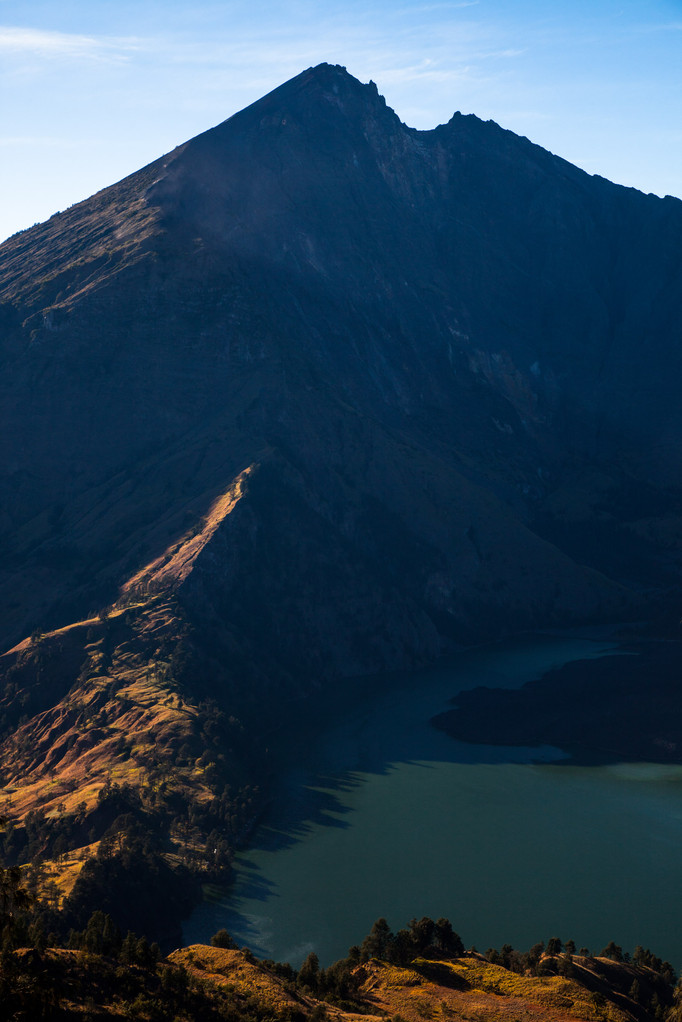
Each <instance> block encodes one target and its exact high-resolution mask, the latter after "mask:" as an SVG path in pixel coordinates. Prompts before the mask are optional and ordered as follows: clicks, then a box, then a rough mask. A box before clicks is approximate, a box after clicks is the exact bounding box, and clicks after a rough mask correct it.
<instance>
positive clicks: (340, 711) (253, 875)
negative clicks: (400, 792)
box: [196, 640, 563, 957]
mask: <svg viewBox="0 0 682 1022" xmlns="http://www.w3.org/2000/svg"><path fill="white" fill-rule="evenodd" d="M547 641H548V642H551V640H547ZM541 644H542V640H538V643H537V645H536V646H535V647H533V645H532V644H531V643H530V641H529V643H528V648H529V649H532V648H536V649H537V646H538V645H541ZM509 646H510V648H512V649H513V646H512V644H509ZM503 652H504V651H502V653H503ZM516 655H517V657H518V656H519V654H518V651H517V653H516ZM476 657H480V653H476V654H475V655H474V654H472V656H471V659H470V661H469V664H468V663H467V658H466V656H463V657H460V658H459V659H458V662H457V664H456V666H453V668H452V671H451V672H450V669H449V668H448V666H447V665H445V666H444V667H441V668H440V669H439V670H437V671H433V672H420V674H419V675H407V674H405V675H396V676H393V677H392V678H390V679H384V682H383V685H382V684H381V683H379V682H377V686H374V685H368V684H367V682H366V679H365V681H364V683H363V682H358V683H357V685H356V687H355V689H354V690H352V691H349V688H348V687H347V688H346V690H345V691H344V693H343V698H342V697H341V695H340V694H330V696H329V697H327V698H325V699H324V700H319V701H317V703H316V705H315V706H314V707H313V708H309V707H307V706H298V707H297V708H296V712H295V715H292V717H293V716H295V719H289V720H287V721H286V722H285V723H284V725H283V727H282V733H281V737H280V739H279V740H274V741H273V742H272V744H271V755H272V766H273V774H274V775H275V780H274V782H273V785H272V798H271V802H270V806H269V808H268V810H267V811H266V813H265V814H264V816H263V819H262V820H261V822H260V824H259V826H258V827H257V829H256V830H255V831H254V833H253V834H252V835H251V837H250V840H249V852H256V853H258V852H275V851H280V850H283V849H287V848H291V847H292V846H294V845H295V844H297V843H298V842H300V841H302V840H304V839H305V838H306V837H308V836H309V835H310V834H311V833H312V832H313V831H314V830H315V829H316V828H319V827H325V828H336V829H338V830H346V829H348V828H349V827H350V826H351V824H352V815H353V811H354V810H353V808H352V807H351V806H350V805H349V804H348V803H349V801H350V797H352V796H353V795H354V793H356V792H357V790H358V788H360V787H361V786H362V785H363V784H364V783H366V779H367V775H372V774H373V775H387V774H389V773H390V772H391V771H393V770H395V769H398V768H400V767H402V766H404V765H408V764H409V765H412V766H416V767H419V768H420V769H423V770H427V771H434V772H436V771H437V769H438V764H442V763H462V764H470V765H478V764H504V763H525V764H529V763H533V762H537V763H548V762H557V761H558V760H561V758H562V756H563V754H562V753H561V752H560V750H558V749H556V748H554V749H551V748H548V747H536V748H528V747H526V748H511V747H500V746H493V745H482V744H481V745H471V744H467V743H464V742H461V741H457V740H455V739H453V738H451V737H450V736H449V735H447V734H445V733H444V732H443V731H442V730H438V729H437V728H435V727H434V726H433V725H432V724H431V723H430V721H431V719H432V717H433V716H434V715H435V714H436V713H437V712H439V708H440V711H443V710H445V709H447V707H448V705H449V700H450V697H451V696H452V694H453V691H457V685H458V683H459V682H461V677H462V672H466V671H467V670H468V669H469V668H470V665H472V664H473V668H471V670H472V672H473V673H472V677H474V678H475V681H474V685H473V686H472V687H481V686H488V687H496V685H497V683H498V682H499V681H500V680H502V681H503V682H504V683H505V685H506V687H510V684H512V685H513V684H514V683H513V682H512V683H510V682H509V679H508V678H506V677H505V676H503V674H502V672H501V668H500V659H499V656H498V658H497V660H496V661H495V660H493V659H492V658H491V659H490V662H489V663H488V664H487V665H484V668H483V669H481V668H480V665H479V664H478V662H477V659H476ZM516 670H517V674H518V665H517V668H516ZM523 680H525V679H521V680H520V681H519V684H522V683H523ZM249 852H246V853H244V855H240V856H239V857H238V861H237V862H236V864H235V865H236V868H237V878H236V880H235V882H234V884H233V885H232V887H231V888H230V889H229V890H228V891H227V892H226V898H225V899H224V900H222V904H221V906H220V907H218V906H213V907H212V908H211V909H208V908H207V909H206V911H205V912H204V913H203V916H202V920H201V926H202V927H204V928H205V927H207V926H211V925H215V923H214V921H215V920H218V919H219V920H220V926H216V929H218V928H220V927H221V926H225V927H226V928H227V929H228V931H229V932H231V933H233V934H234V936H235V937H236V939H237V940H238V941H242V942H244V943H246V944H247V945H248V946H249V947H251V949H252V950H253V951H254V953H255V954H257V955H261V956H263V957H267V956H268V954H269V952H268V949H267V948H266V947H263V946H262V945H261V942H262V941H266V940H267V933H266V931H267V926H268V910H267V902H268V901H270V900H271V899H277V898H279V897H280V895H279V893H278V891H277V885H276V884H273V883H272V882H271V881H270V880H268V879H267V878H266V877H265V876H264V875H263V872H262V870H261V868H260V867H259V866H258V865H257V864H256V862H255V861H254V860H253V859H251V858H249ZM248 902H251V903H253V902H257V903H260V904H262V905H263V916H262V918H260V919H256V917H255V915H253V914H252V916H251V918H250V917H249V916H247V915H245V914H243V913H242V912H240V911H239V905H240V904H241V905H244V904H246V903H248ZM213 908H215V912H214V911H213ZM199 911H201V910H199ZM196 922H197V925H199V917H198V916H197V920H196Z"/></svg>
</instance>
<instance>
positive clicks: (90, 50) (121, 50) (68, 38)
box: [0, 25, 141, 61]
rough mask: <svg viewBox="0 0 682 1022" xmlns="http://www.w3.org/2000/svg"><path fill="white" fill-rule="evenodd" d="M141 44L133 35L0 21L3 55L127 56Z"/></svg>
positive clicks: (114, 58)
mask: <svg viewBox="0 0 682 1022" xmlns="http://www.w3.org/2000/svg"><path fill="white" fill-rule="evenodd" d="M140 48H141V41H140V40H139V39H135V38H132V37H130V38H109V37H101V38H98V37H96V36H88V35H78V34H75V33H71V32H53V31H44V30H41V29H36V28H23V27H21V26H15V25H0V53H3V54H5V55H6V56H12V55H14V56H17V57H31V58H42V59H68V60H78V59H81V60H107V61H121V60H128V59H130V56H131V54H132V52H134V51H136V50H139V49H140Z"/></svg>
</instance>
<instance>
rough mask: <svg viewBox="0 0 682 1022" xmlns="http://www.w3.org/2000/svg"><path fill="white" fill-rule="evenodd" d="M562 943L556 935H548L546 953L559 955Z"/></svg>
mask: <svg viewBox="0 0 682 1022" xmlns="http://www.w3.org/2000/svg"><path fill="white" fill-rule="evenodd" d="M562 947H563V944H562V943H561V941H560V940H559V938H558V937H550V938H549V940H548V941H547V954H548V955H560V954H561V948H562Z"/></svg>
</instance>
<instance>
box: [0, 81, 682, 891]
mask: <svg viewBox="0 0 682 1022" xmlns="http://www.w3.org/2000/svg"><path fill="white" fill-rule="evenodd" d="M681 238H682V203H681V202H680V201H678V200H676V199H672V198H666V199H659V198H656V197H655V196H651V195H648V196H647V195H643V194H641V193H639V192H636V191H635V190H633V189H626V188H622V187H619V186H617V185H614V184H611V183H609V182H608V181H605V180H604V179H602V178H596V177H590V176H589V175H587V174H585V173H583V172H582V171H580V170H578V169H577V168H575V167H573V166H571V165H570V164H568V163H567V162H566V161H564V160H562V159H560V158H558V157H556V156H553V155H551V154H550V153H547V152H546V151H544V150H542V149H541V148H539V147H538V146H535V145H533V144H532V143H531V142H529V141H528V140H527V139H523V138H519V137H517V136H516V135H514V134H512V133H511V132H509V131H505V130H503V129H501V128H500V127H498V125H496V124H494V123H493V122H490V121H489V122H483V121H481V120H479V119H478V118H476V117H474V116H471V115H469V116H462V115H461V114H455V115H454V116H453V118H452V119H451V120H450V121H449V122H448V123H447V124H444V125H440V126H439V127H437V128H435V129H434V130H432V131H417V130H415V129H413V128H409V127H407V126H406V125H405V124H403V123H402V122H401V121H400V120H399V118H398V117H397V116H396V114H395V113H394V112H393V111H392V110H391V109H390V108H389V107H387V106H386V103H385V101H384V100H383V98H382V97H381V96H380V95H379V94H378V92H377V89H376V87H375V86H374V85H373V84H371V83H370V85H363V84H361V83H360V82H358V81H357V80H356V79H355V78H353V77H352V76H351V75H349V74H348V73H347V72H346V70H345V69H344V68H342V67H338V66H332V65H328V64H321V65H319V66H318V67H315V68H310V69H308V70H306V71H304V72H303V73H302V74H300V75H298V76H297V77H296V78H294V79H292V80H291V81H289V82H287V83H285V84H284V85H282V86H280V87H279V88H278V89H275V90H274V91H273V92H272V93H270V94H269V95H267V96H265V97H264V98H263V99H261V100H259V101H258V102H256V103H254V104H253V105H251V106H250V107H248V108H247V109H245V110H243V111H241V112H240V113H238V114H235V115H234V116H233V117H230V118H229V119H228V120H226V121H224V122H223V123H222V124H219V125H218V126H217V127H215V128H213V129H211V130H210V131H207V132H205V133H203V134H202V135H200V136H198V137H197V138H195V139H192V140H191V141H189V142H187V143H185V144H184V145H181V146H179V147H178V148H177V149H175V150H174V151H173V152H171V153H169V154H168V155H166V156H164V157H161V158H160V159H159V160H157V161H155V162H154V163H152V164H150V165H149V166H148V167H146V168H144V169H142V170H140V171H138V172H137V173H136V174H133V175H131V176H130V177H128V178H126V179H125V180H123V181H121V182H119V183H118V184H115V185H112V186H111V187H110V188H107V189H105V190H103V191H101V192H99V193H97V195H94V196H93V197H91V198H90V199H87V200H85V201H84V202H82V203H79V204H78V205H76V206H73V207H72V208H70V209H69V210H66V211H65V212H63V213H59V214H57V215H55V216H54V217H52V218H51V219H50V220H48V221H47V222H46V223H43V224H39V225H37V226H36V227H34V228H31V229H30V230H28V231H25V232H22V233H20V234H18V235H16V236H14V237H13V238H11V239H9V240H8V241H6V242H5V243H4V244H3V245H2V246H0V360H1V363H2V370H3V371H2V374H1V375H0V416H1V421H2V433H3V443H2V445H1V447H0V481H1V486H2V493H3V501H2V506H1V507H0V535H1V536H2V543H3V557H2V562H1V565H2V567H1V570H0V597H1V599H2V605H3V614H2V616H1V618H0V630H1V632H2V639H3V644H4V645H3V648H4V649H6V650H7V651H8V652H7V653H6V654H5V655H4V656H3V657H2V658H1V659H0V665H1V666H2V671H3V678H4V681H3V685H2V688H1V689H0V718H1V723H2V727H3V729H4V731H3V735H4V737H3V738H2V742H3V744H2V746H0V770H1V772H2V776H1V779H2V782H3V785H4V791H0V798H4V799H5V800H6V802H7V805H8V807H9V812H10V813H11V817H12V819H13V826H14V832H13V833H14V836H13V837H12V840H11V841H10V843H9V848H10V853H11V855H13V856H14V857H15V858H16V859H17V861H23V860H22V859H21V856H22V855H26V854H27V850H28V849H34V850H35V848H40V850H41V854H42V855H44V856H47V857H48V858H50V857H53V858H56V857H57V852H56V851H55V842H57V839H58V837H59V836H60V835H61V837H62V838H63V841H62V845H64V846H66V847H68V848H70V849H74V848H83V849H86V848H87V854H86V856H85V858H88V857H90V859H91V861H92V862H95V863H96V862H97V861H98V860H97V856H98V854H99V852H98V849H99V848H100V843H101V842H102V841H104V850H105V852H106V855H104V853H103V854H102V859H103V861H104V865H103V864H102V862H100V865H99V866H98V867H97V868H98V869H100V873H101V876H102V877H105V876H109V873H110V872H111V869H112V867H110V865H106V863H109V862H110V859H111V841H109V837H110V836H111V835H110V830H111V828H113V832H117V831H116V828H117V827H118V830H119V831H120V830H121V828H124V830H125V828H126V827H127V828H128V831H126V833H133V831H135V827H133V825H132V824H131V822H130V819H133V820H136V821H137V823H136V824H135V826H138V827H142V828H143V829H144V828H147V830H149V829H150V828H152V824H151V821H152V820H153V821H156V823H154V827H156V826H157V823H158V828H157V831H155V833H156V838H155V841H156V844H155V846H154V848H153V849H151V848H150V849H148V852H149V855H150V856H152V857H153V856H157V859H158V861H162V862H165V863H166V865H167V866H169V868H173V869H180V868H181V867H182V869H186V870H187V871H189V873H192V871H194V872H195V873H197V874H201V875H202V876H204V875H209V874H210V875H213V872H212V871H216V870H217V871H218V872H219V871H220V869H221V868H224V865H225V862H226V861H227V859H228V858H229V855H228V854H227V852H225V855H224V856H223V855H222V853H221V854H218V853H215V854H214V853H213V852H209V851H208V850H207V849H209V847H211V848H215V847H217V846H216V844H215V842H209V841H208V840H207V839H208V835H209V834H210V833H212V832H214V831H215V832H216V833H217V832H220V831H221V828H223V829H224V828H225V827H226V826H227V829H228V831H229V842H231V845H233V844H234V843H235V842H236V841H237V840H239V839H241V838H243V836H244V834H245V833H247V831H248V827H249V826H250V825H251V823H252V821H253V818H254V814H255V812H256V808H257V804H258V799H257V797H256V796H255V795H254V793H253V791H252V785H253V782H254V779H255V778H257V779H259V780H260V781H262V778H263V756H262V755H261V751H260V746H259V745H258V741H260V737H263V736H267V733H268V730H269V729H270V728H272V727H275V726H276V725H277V723H278V721H280V719H281V714H282V713H283V712H284V710H285V709H288V711H289V712H291V708H292V707H295V706H296V705H297V702H298V701H300V700H305V699H309V698H314V694H315V692H316V691H317V690H318V689H320V688H321V687H323V686H330V685H335V684H338V683H339V681H340V680H341V679H346V678H351V677H358V676H362V675H366V674H377V673H380V672H387V671H391V670H397V669H407V668H411V667H413V666H416V665H420V664H424V663H426V662H428V661H431V660H434V659H435V658H436V657H438V656H439V655H440V654H441V653H442V652H443V650H445V649H447V648H448V647H450V646H451V645H452V644H457V643H466V644H469V643H473V642H477V641H481V640H483V639H490V638H496V637H498V636H501V635H504V634H512V633H515V632H519V631H523V630H528V629H533V628H545V627H563V626H565V625H569V624H572V625H573V624H580V623H596V622H604V621H612V622H615V621H625V620H631V621H639V622H642V621H644V622H649V623H650V622H655V623H656V627H659V628H660V627H665V628H666V629H667V633H666V634H675V632H674V627H673V626H672V625H671V622H675V621H676V620H677V619H678V618H679V616H680V609H681V608H682V593H681V592H680V567H681V561H682V489H681V487H680V482H679V480H680V478H681V476H680V469H681V468H682V405H681V404H680V401H679V386H680V380H681V379H682V346H681V345H680V323H681V317H680V309H681V308H682V258H681V256H682V249H681V244H682V243H681V241H680V239H681ZM671 628H672V631H671ZM257 736H260V737H257ZM259 771H260V773H259ZM112 785H113V786H115V791H114V795H113V796H112ZM107 786H108V787H107ZM101 792H104V794H103V795H101ZM242 796H243V797H242ZM102 800H103V802H104V808H103V806H102ZM107 800H108V801H107ZM107 806H109V808H108V809H107ZM58 807H61V808H59V809H58ZM36 812H37V813H39V814H40V813H41V812H44V813H46V816H45V819H43V821H42V823H41V827H42V829H40V828H38V830H37V831H35V834H34V837H31V834H30V833H29V831H30V827H27V824H26V820H27V816H28V814H30V813H36ZM57 816H60V817H63V818H64V820H66V821H67V823H68V821H69V820H71V821H72V823H73V825H72V824H71V823H68V825H67V823H64V826H63V827H62V825H61V823H60V824H59V827H57V826H56V825H53V823H51V822H50V821H51V820H53V819H54V818H56V817H57ZM119 817H126V821H124V823H120V822H119V823H118V824H117V822H116V821H117V820H118V819H119ZM128 817H129V818H130V819H128ZM31 819H32V820H34V818H33V817H31ZM226 820H227V821H228V823H227V824H226ZM46 821H47V822H46ZM73 821H80V822H78V823H75V822H73ZM159 821H160V822H159ZM34 822H35V821H34ZM131 827H132V831H131V830H130V828H131ZM60 828H61V829H60ZM152 829H153V828H152ZM31 833H33V832H31ZM135 833H137V831H135ZM107 835H109V837H107ZM105 839H106V840H105ZM131 840H132V838H131ZM31 842H33V844H32V843H31ZM107 842H109V843H107ZM58 847H61V846H59V845H58ZM119 851H120V852H121V854H123V850H122V849H119ZM218 860H219V861H218ZM151 861H152V860H151V859H150V862H151ZM154 861H157V860H154ZM79 862H80V860H79ZM93 869H94V867H93ZM150 869H151V866H150ZM81 870H84V871H85V873H86V877H85V878H84V879H83V880H82V881H79V879H78V877H79V875H80V871H81ZM107 870H108V871H109V873H107ZM202 870H203V871H204V873H202ZM62 872H63V871H62ZM87 872H88V871H87V869H86V867H85V866H82V865H74V868H73V869H72V870H71V871H70V873H68V882H67V881H66V880H65V884H66V886H65V888H64V891H63V895H65V896H69V897H72V894H71V892H73V891H75V894H73V897H74V898H75V899H76V901H75V902H74V904H76V903H78V904H81V903H82V904H85V903H86V902H87V899H88V897H91V895H87V897H86V895H85V894H83V890H84V889H85V888H84V885H85V879H87ZM64 875H65V876H66V874H64ZM87 882H88V884H91V885H92V884H94V881H93V880H92V878H90V879H89V880H88V881H87ZM79 883H80V885H81V886H80V888H79V886H78V885H79ZM102 883H104V881H102ZM95 887H96V885H95ZM87 889H88V890H90V891H92V890H94V889H95V888H94V887H92V886H91V887H88V888H87ZM79 891H80V893H79ZM78 898H81V902H78ZM74 911H75V910H74Z"/></svg>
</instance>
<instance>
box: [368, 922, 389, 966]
mask: <svg viewBox="0 0 682 1022" xmlns="http://www.w3.org/2000/svg"><path fill="white" fill-rule="evenodd" d="M391 937H392V934H391V930H390V927H389V925H388V923H387V922H386V920H385V919H384V918H383V916H381V917H380V918H379V919H377V920H376V922H375V923H373V925H372V929H371V930H370V931H369V934H368V935H367V936H366V937H365V939H364V940H363V942H362V944H361V946H360V955H361V958H362V961H363V962H367V961H369V959H370V958H385V957H386V950H387V948H388V945H389V942H390V940H391Z"/></svg>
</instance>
